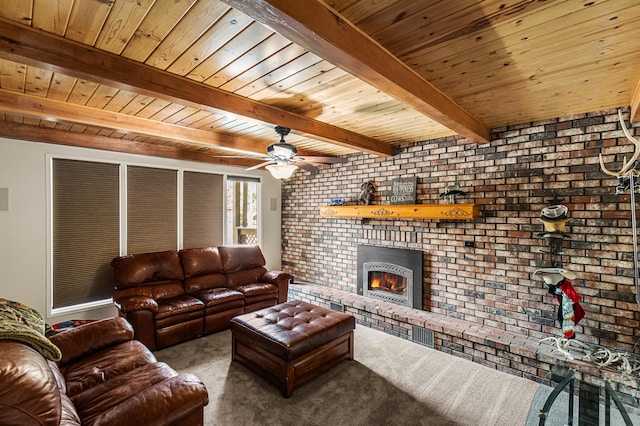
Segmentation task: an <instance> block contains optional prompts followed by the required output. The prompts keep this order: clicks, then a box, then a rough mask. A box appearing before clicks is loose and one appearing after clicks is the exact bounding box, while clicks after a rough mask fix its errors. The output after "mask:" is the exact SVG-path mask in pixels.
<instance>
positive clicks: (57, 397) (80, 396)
mask: <svg viewBox="0 0 640 426" xmlns="http://www.w3.org/2000/svg"><path fill="white" fill-rule="evenodd" d="M50 340H51V341H52V342H53V343H54V344H55V345H56V346H57V347H58V348H60V351H61V352H62V359H61V360H60V361H59V362H57V363H56V362H54V361H48V360H46V359H45V358H44V357H43V355H41V354H40V353H39V352H37V351H36V350H35V349H34V348H32V347H31V346H28V345H26V344H24V343H21V342H18V341H12V340H1V341H0V383H2V385H1V386H0V407H2V408H1V409H0V424H2V425H65V426H71V425H81V424H82V425H110V426H114V425H115V426H117V425H127V424H141V425H142V424H143V425H177V424H180V425H183V424H184V425H202V424H203V409H204V406H206V405H207V404H208V394H207V389H206V387H205V386H204V384H203V383H202V382H201V381H200V380H199V379H198V378H197V377H196V376H194V375H192V374H178V373H177V372H176V371H174V370H173V369H172V368H171V367H169V366H168V365H167V364H165V363H162V362H157V360H156V358H155V356H154V355H153V353H151V352H150V351H149V350H148V349H147V348H146V347H145V346H144V345H142V344H141V343H140V342H138V341H136V340H133V328H132V327H131V325H130V324H129V323H128V322H127V321H126V320H125V319H124V318H109V319H106V320H102V321H97V322H93V323H89V324H86V325H83V326H81V327H78V328H75V329H71V330H69V331H64V332H61V333H59V334H56V335H54V336H51V337H50Z"/></svg>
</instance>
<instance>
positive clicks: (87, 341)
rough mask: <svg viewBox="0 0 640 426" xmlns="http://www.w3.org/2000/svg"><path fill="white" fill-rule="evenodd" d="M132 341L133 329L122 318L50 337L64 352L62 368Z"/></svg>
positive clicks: (106, 320) (94, 323)
mask: <svg viewBox="0 0 640 426" xmlns="http://www.w3.org/2000/svg"><path fill="white" fill-rule="evenodd" d="M132 339H133V327H131V324H129V322H127V320H126V319H124V318H121V317H115V318H107V319H104V320H100V321H96V322H91V323H89V324H85V325H83V326H80V327H77V328H72V329H70V330H67V331H63V332H62V333H58V334H55V335H53V336H51V337H50V340H51V341H52V342H53V343H54V344H55V345H56V346H58V347H59V348H60V351H61V352H62V359H61V360H60V362H59V363H58V364H59V365H61V366H63V365H66V364H68V363H70V362H73V361H74V360H76V359H78V358H81V357H84V356H86V355H88V354H91V353H94V352H97V351H99V350H101V349H104V348H107V347H109V346H113V345H117V344H120V343H124V342H128V341H129V340H132Z"/></svg>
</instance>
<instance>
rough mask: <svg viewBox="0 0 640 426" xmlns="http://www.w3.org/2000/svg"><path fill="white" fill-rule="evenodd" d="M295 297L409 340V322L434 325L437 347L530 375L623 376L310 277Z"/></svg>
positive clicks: (519, 338)
mask: <svg viewBox="0 0 640 426" xmlns="http://www.w3.org/2000/svg"><path fill="white" fill-rule="evenodd" d="M293 299H297V300H303V301H305V302H309V303H313V304H316V305H318V306H323V307H327V308H328V307H331V304H332V303H333V304H338V305H342V306H343V310H344V312H346V313H349V314H351V315H353V316H354V317H355V318H356V322H357V323H358V324H359V325H362V326H366V327H370V328H373V329H377V330H380V331H384V332H385V333H389V334H392V335H394V336H398V337H401V338H403V339H407V340H412V329H413V327H412V326H418V327H424V328H426V329H428V330H431V331H433V333H434V349H436V350H439V351H441V352H445V353H449V354H451V355H454V356H457V357H460V358H465V359H468V360H470V361H473V362H476V363H478V364H483V365H485V366H487V367H490V368H495V369H497V370H500V371H504V372H506V373H509V374H513V375H516V376H520V377H524V378H527V379H530V380H533V381H537V382H545V377H546V375H547V373H548V372H549V371H550V369H551V367H552V366H553V365H555V364H557V363H560V364H563V365H566V366H568V367H570V368H574V369H576V378H578V379H581V380H583V381H585V382H587V383H590V384H594V385H597V386H599V387H601V386H603V385H604V377H607V378H609V379H610V380H611V381H612V382H613V384H614V387H615V384H616V383H619V382H620V381H621V378H620V373H619V372H616V371H610V370H607V371H600V370H598V369H597V368H596V367H595V366H594V365H593V364H591V363H587V362H584V361H575V360H571V361H567V360H566V359H565V358H564V355H562V354H561V353H560V352H558V351H557V350H555V348H554V346H552V345H550V344H546V343H544V344H541V343H540V341H539V340H538V339H537V338H533V337H527V336H525V335H522V334H517V333H512V332H509V331H505V330H502V329H498V328H494V327H488V326H483V325H481V324H477V323H473V322H469V321H465V320H460V319H457V318H452V317H449V316H446V315H441V314H437V313H433V312H426V311H422V310H418V309H412V308H409V307H405V306H400V305H397V304H394V303H389V302H384V301H379V300H376V299H372V298H368V297H363V296H360V295H358V294H354V293H351V292H348V291H344V290H339V289H335V288H331V287H327V286H323V285H316V284H311V283H294V284H291V285H290V286H289V300H293ZM624 384H625V385H626V386H628V387H630V388H631V389H632V392H633V394H634V396H635V397H636V398H638V397H640V392H638V391H637V389H638V388H640V386H639V383H638V380H637V379H633V380H627V381H625V382H624Z"/></svg>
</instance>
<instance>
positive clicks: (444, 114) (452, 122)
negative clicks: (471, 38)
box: [222, 0, 490, 142]
mask: <svg viewBox="0 0 640 426" xmlns="http://www.w3.org/2000/svg"><path fill="white" fill-rule="evenodd" d="M222 1H224V2H225V3H227V4H228V5H229V6H231V7H233V8H235V9H238V10H240V11H241V12H243V13H245V14H247V15H249V16H250V17H251V18H253V19H255V20H256V21H258V22H261V23H262V24H264V25H266V26H267V27H269V28H272V29H273V30H275V31H276V32H278V33H279V34H281V35H282V36H284V37H286V38H287V39H289V40H291V41H293V42H294V43H297V44H299V45H301V46H302V47H304V48H306V49H307V50H309V51H311V52H313V53H315V54H316V55H318V56H320V57H321V58H323V59H326V60H327V61H329V62H331V63H332V64H334V65H335V66H337V67H339V68H342V69H343V70H345V71H347V72H349V73H351V74H352V75H354V76H356V77H357V78H360V79H361V80H363V81H365V82H367V83H369V84H371V85H372V86H374V87H376V88H378V89H380V90H381V91H383V92H385V93H387V94H389V95H391V96H393V97H395V98H396V99H398V100H399V101H401V102H405V103H407V104H408V105H411V106H412V107H413V108H415V109H416V110H417V111H419V112H421V113H423V114H425V115H427V116H429V117H430V118H432V119H433V120H435V121H437V122H438V123H440V124H442V125H444V126H446V127H448V128H450V129H451V130H453V131H455V132H456V133H459V134H460V135H463V136H465V137H466V138H468V139H469V140H472V141H477V142H487V141H488V140H489V138H490V130H489V128H488V127H487V126H486V125H485V124H483V123H482V122H480V120H478V119H477V118H475V117H474V116H472V115H471V114H470V113H469V112H467V111H466V110H465V109H464V108H462V107H461V106H460V105H458V104H457V103H455V102H454V101H453V100H452V99H451V98H449V97H448V96H447V95H445V94H444V93H442V92H441V91H440V90H438V89H437V88H436V87H435V86H433V85H432V84H430V83H429V82H427V81H426V80H424V79H423V78H422V77H421V76H420V75H419V74H418V73H416V72H415V71H413V70H412V69H411V68H410V67H409V66H407V65H406V64H404V63H403V62H402V61H400V60H399V59H398V58H397V57H395V56H393V55H392V54H391V53H389V52H388V51H387V50H386V49H385V48H383V47H382V46H381V45H380V44H378V43H377V42H376V41H375V40H373V39H372V38H371V37H369V36H368V35H367V34H366V33H364V32H363V31H361V30H360V29H359V28H358V27H356V26H355V25H353V24H352V23H350V22H349V21H347V20H346V19H345V18H343V17H342V16H341V15H340V14H339V13H338V12H336V11H335V10H334V9H332V8H331V7H330V6H328V5H327V4H326V3H324V2H322V1H318V0H313V1H312V0H308V1H291V0H222Z"/></svg>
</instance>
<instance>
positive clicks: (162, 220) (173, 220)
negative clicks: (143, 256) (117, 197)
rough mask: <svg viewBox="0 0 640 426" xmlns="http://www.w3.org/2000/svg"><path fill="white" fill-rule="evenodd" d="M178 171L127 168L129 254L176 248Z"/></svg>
mask: <svg viewBox="0 0 640 426" xmlns="http://www.w3.org/2000/svg"><path fill="white" fill-rule="evenodd" d="M177 235H178V172H177V171H176V170H166V169H156V168H151V167H139V166H129V167H127V253H129V254H134V253H147V252H154V251H164V250H176V249H177V248H178V247H177V241H178V237H177Z"/></svg>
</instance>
